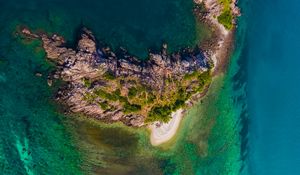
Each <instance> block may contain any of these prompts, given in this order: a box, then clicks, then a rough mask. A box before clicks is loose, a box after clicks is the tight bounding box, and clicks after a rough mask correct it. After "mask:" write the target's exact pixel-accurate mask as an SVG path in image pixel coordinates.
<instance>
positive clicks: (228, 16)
mask: <svg viewBox="0 0 300 175" xmlns="http://www.w3.org/2000/svg"><path fill="white" fill-rule="evenodd" d="M232 19H233V16H232V13H231V11H230V10H226V11H223V12H222V14H221V15H220V16H218V21H219V23H221V24H223V25H224V27H225V28H226V29H228V30H230V29H232V27H233V24H232Z"/></svg>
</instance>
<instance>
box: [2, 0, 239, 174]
mask: <svg viewBox="0 0 300 175" xmlns="http://www.w3.org/2000/svg"><path fill="white" fill-rule="evenodd" d="M124 2H125V1H117V0H114V1H108V0H102V1H90V2H89V3H84V4H83V3H80V2H79V1H63V2H60V3H58V1H43V2H41V1H26V2H25V1H16V0H15V1H9V2H8V1H7V2H4V1H1V2H0V7H1V12H0V13H1V15H0V20H1V23H0V31H1V32H0V38H1V41H0V92H1V93H0V116H1V118H0V120H1V121H0V128H1V130H0V132H1V135H0V169H1V172H3V173H2V174H187V175H190V174H239V172H240V171H241V167H242V166H243V161H242V160H241V149H242V145H241V143H242V142H241V137H240V133H239V131H240V130H241V129H242V124H241V121H240V118H239V116H240V115H241V113H242V111H243V108H244V106H243V105H244V104H243V103H244V102H243V98H242V97H241V96H242V95H241V91H243V83H242V82H240V80H241V77H240V74H241V73H240V67H239V65H238V63H237V61H238V59H239V50H240V47H237V52H235V54H233V57H232V62H231V64H230V66H229V69H228V72H226V74H225V75H223V76H221V77H219V78H217V79H216V80H214V83H213V85H212V87H211V89H210V91H209V94H208V95H207V97H206V98H204V99H203V100H202V101H201V102H200V103H199V104H198V105H196V106H195V107H194V108H193V109H191V110H190V111H189V112H188V114H187V116H186V117H185V118H184V120H183V123H182V125H181V127H180V131H179V132H178V134H177V137H176V138H175V139H173V141H172V143H170V144H169V145H164V146H162V147H159V148H157V147H152V146H151V145H150V143H149V133H148V131H147V130H146V129H132V128H128V127H124V126H122V125H120V124H114V125H105V124H100V123H99V122H95V121H87V120H85V119H82V118H81V117H74V116H73V117H72V116H63V115H62V114H60V113H59V112H58V110H57V109H58V106H57V104H55V103H54V101H53V100H52V95H53V94H54V92H55V89H56V87H51V88H49V87H48V86H47V81H46V77H47V74H48V73H49V72H50V71H51V70H52V69H53V68H54V67H53V66H52V65H51V63H49V62H47V61H45V58H44V57H45V53H44V52H43V50H42V48H41V46H40V42H36V41H35V42H24V41H22V40H20V39H18V37H16V36H15V33H14V32H15V29H16V27H17V26H18V25H26V26H28V27H30V28H33V29H35V30H42V31H46V32H58V33H60V34H62V35H63V36H64V37H66V38H67V40H68V41H70V42H72V41H74V40H75V39H76V36H75V35H76V30H77V29H78V27H79V26H80V24H83V25H85V26H88V27H89V28H91V29H92V30H93V31H94V33H95V34H96V37H97V38H98V39H99V40H100V41H103V42H105V43H107V44H109V45H112V46H113V47H118V46H119V45H122V46H124V47H126V48H127V49H128V50H129V51H130V52H132V53H133V54H135V55H138V56H140V57H145V56H146V55H147V49H148V48H153V47H154V48H156V49H157V48H159V47H160V45H161V42H162V41H166V42H167V43H168V44H169V46H170V48H171V49H170V51H172V50H176V49H178V48H181V47H183V46H184V47H186V46H189V45H190V46H192V45H194V44H195V43H196V42H197V41H199V40H200V39H201V38H203V37H205V34H204V33H203V31H205V30H206V29H203V28H202V26H201V24H200V25H196V23H195V19H194V17H193V14H192V6H193V4H192V1H183V0H176V1H174V0H172V1H171V0H165V1H147V0H145V1H143V2H141V1H134V0H131V1H126V3H124ZM241 28H242V27H241ZM242 36H243V31H242V30H241V31H240V32H238V37H237V43H242V42H243V40H241V39H239V38H242ZM36 72H40V73H42V74H43V76H42V77H36V76H35V73H36Z"/></svg>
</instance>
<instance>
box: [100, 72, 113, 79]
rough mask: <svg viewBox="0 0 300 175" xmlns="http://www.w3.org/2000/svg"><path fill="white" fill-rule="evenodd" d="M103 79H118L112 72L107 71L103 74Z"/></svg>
mask: <svg viewBox="0 0 300 175" xmlns="http://www.w3.org/2000/svg"><path fill="white" fill-rule="evenodd" d="M103 77H104V78H105V79H107V80H114V79H116V77H115V75H114V74H113V73H112V72H111V71H107V72H105V73H104V74H103Z"/></svg>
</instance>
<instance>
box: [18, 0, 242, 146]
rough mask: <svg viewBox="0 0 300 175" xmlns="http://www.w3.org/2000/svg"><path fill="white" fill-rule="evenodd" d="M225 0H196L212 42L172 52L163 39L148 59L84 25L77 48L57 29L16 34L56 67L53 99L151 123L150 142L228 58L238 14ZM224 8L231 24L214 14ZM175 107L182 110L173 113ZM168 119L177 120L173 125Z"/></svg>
mask: <svg viewBox="0 0 300 175" xmlns="http://www.w3.org/2000/svg"><path fill="white" fill-rule="evenodd" d="M228 2H230V3H229V4H227V5H229V6H228V7H227V5H226V6H225V5H224V3H223V1H222V0H203V1H202V0H198V1H195V3H196V4H197V5H196V7H195V10H194V12H195V15H196V16H197V19H198V20H201V21H204V22H205V23H207V24H208V25H209V26H211V27H212V28H213V29H214V36H215V37H213V39H212V40H209V41H207V42H208V43H209V42H211V43H209V44H206V45H204V46H203V47H201V45H200V46H196V47H195V48H193V49H190V48H187V49H183V50H181V51H179V52H176V53H172V54H168V53H167V44H163V45H162V48H161V51H160V52H157V53H155V52H150V53H149V57H148V59H147V60H141V59H138V58H136V57H135V56H133V55H131V54H129V53H128V52H127V50H126V49H124V48H120V49H118V50H116V51H112V50H111V49H110V48H109V47H104V46H101V45H99V44H98V43H97V41H96V39H95V36H94V35H93V33H92V32H91V31H90V30H88V29H87V28H83V29H82V31H81V35H80V39H79V40H78V43H77V46H76V47H75V48H72V47H67V44H66V42H65V40H64V38H63V37H62V36H59V35H56V34H54V35H51V36H49V35H47V34H44V33H34V32H31V31H30V30H29V29H28V28H23V29H21V31H20V34H21V35H22V36H24V37H25V38H27V39H28V38H29V39H39V40H41V41H42V44H43V48H44V50H45V52H46V54H47V58H48V59H49V60H51V61H52V62H54V63H55V64H56V66H57V69H56V71H55V72H54V73H53V74H51V75H49V78H48V84H49V85H52V82H53V81H55V80H57V79H60V80H63V81H64V82H65V84H64V85H63V86H62V87H61V88H60V89H59V91H58V92H57V94H56V100H57V101H58V102H59V103H61V104H64V105H65V106H66V107H67V109H68V112H71V113H76V114H83V115H85V116H88V117H91V118H95V119H98V120H101V121H104V122H107V123H113V122H122V123H124V124H125V125H127V126H134V127H141V126H145V125H150V128H151V129H152V131H153V133H154V134H155V135H156V136H157V137H158V138H159V137H161V138H159V139H160V140H159V141H157V142H155V141H154V142H155V145H158V144H161V143H163V142H165V141H166V140H169V139H170V138H171V137H172V136H173V135H174V134H175V132H176V129H177V127H178V126H179V122H180V118H181V117H182V113H183V112H184V110H183V109H185V108H187V107H189V106H191V105H192V104H193V102H195V101H197V100H198V99H199V98H200V97H201V96H202V95H203V94H204V91H205V90H207V88H208V87H209V84H210V82H211V79H212V76H213V73H214V72H216V70H218V67H220V66H222V65H223V64H224V60H226V57H228V50H229V48H230V47H231V45H232V36H233V35H232V33H233V31H234V21H235V20H234V19H235V16H237V15H238V14H239V12H238V9H237V7H236V6H235V1H228ZM203 8H204V9H205V10H204V11H203V10H201V9H203ZM224 8H226V10H228V9H229V10H230V17H229V19H227V17H225V18H226V20H229V21H230V24H231V25H228V24H224V23H222V20H223V19H219V18H217V17H219V16H221V15H222V14H223V13H224V11H222V10H224ZM225 13H228V12H225ZM225 15H226V14H225ZM220 18H224V17H220ZM220 21H221V22H220ZM223 22H224V21H223ZM225 22H227V23H228V21H225ZM224 52H225V53H224ZM222 60H223V61H222ZM175 111H177V112H178V111H179V113H180V114H178V113H177V114H176V113H175V114H174V115H171V114H172V113H173V112H175ZM171 116H176V117H177V119H176V121H172V117H171ZM178 118H179V120H178ZM170 120H171V121H170ZM169 121H170V122H169ZM153 123H154V124H153ZM172 123H176V124H175V125H176V126H175V127H176V128H175V129H174V128H172V126H173V125H172ZM161 128H168V129H167V130H166V131H163V130H161V132H157V130H156V129H161ZM168 131H172V133H168ZM160 133H163V135H166V138H162V137H164V136H162V135H160ZM152 140H153V138H152ZM152 140H151V142H152ZM154 140H155V138H154ZM154 142H152V143H154Z"/></svg>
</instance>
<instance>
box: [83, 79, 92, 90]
mask: <svg viewBox="0 0 300 175" xmlns="http://www.w3.org/2000/svg"><path fill="white" fill-rule="evenodd" d="M82 81H83V84H84V86H85V87H87V88H90V87H91V85H92V80H90V79H87V78H83V80H82Z"/></svg>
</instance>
